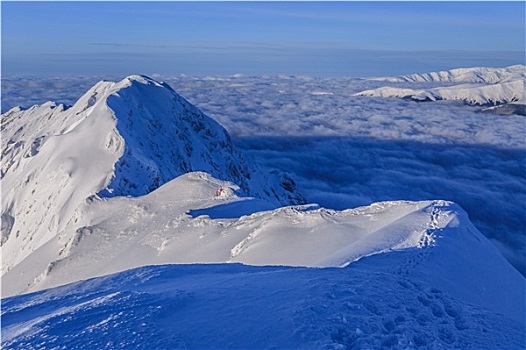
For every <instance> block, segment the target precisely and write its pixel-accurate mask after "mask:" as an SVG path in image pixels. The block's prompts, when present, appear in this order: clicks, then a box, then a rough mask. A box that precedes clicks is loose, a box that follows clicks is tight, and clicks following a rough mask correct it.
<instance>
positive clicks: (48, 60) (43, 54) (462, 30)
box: [1, 2, 525, 77]
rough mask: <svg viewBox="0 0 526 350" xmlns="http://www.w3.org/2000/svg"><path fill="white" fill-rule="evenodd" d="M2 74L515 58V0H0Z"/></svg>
mask: <svg viewBox="0 0 526 350" xmlns="http://www.w3.org/2000/svg"><path fill="white" fill-rule="evenodd" d="M1 6H2V73H3V74H4V75H13V74H22V75H108V74H112V75H126V74H132V73H141V74H154V73H159V74H165V75H173V74H191V75H223V74H226V75H230V74H235V73H243V74H250V75H262V74H271V75H274V74H294V75H311V76H356V77H360V76H372V75H397V74H405V73H413V72H425V71H433V70H443V69H451V68H458V67H467V66H507V65H512V64H519V63H524V59H525V58H524V51H525V48H524V46H525V44H524V42H525V34H524V33H525V20H524V15H525V3H524V2H2V5H1Z"/></svg>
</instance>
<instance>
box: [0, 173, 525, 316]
mask: <svg viewBox="0 0 526 350" xmlns="http://www.w3.org/2000/svg"><path fill="white" fill-rule="evenodd" d="M220 186H222V188H223V189H224V191H223V192H222V194H221V195H220V196H216V190H217V188H218V187H220ZM237 189H238V187H237V186H236V185H234V184H232V183H227V182H225V181H221V180H218V179H214V178H212V177H210V176H209V175H207V174H206V173H189V174H186V175H183V176H181V177H178V178H176V179H175V180H172V181H170V182H169V183H167V184H165V185H163V186H162V187H160V188H158V189H157V190H155V191H153V192H151V193H150V194H148V195H146V196H143V197H137V198H133V197H114V198H109V199H100V200H95V201H93V202H91V203H89V204H87V205H86V206H84V207H83V209H82V211H81V212H79V217H80V219H79V221H78V223H77V224H76V225H75V226H71V227H70V228H68V229H67V230H64V231H63V232H62V233H61V235H60V236H59V237H58V239H56V240H52V241H49V242H48V243H46V244H45V245H43V246H42V247H40V248H39V249H37V250H35V251H34V252H33V253H32V254H31V255H30V256H29V257H28V258H26V259H25V260H24V261H22V262H20V263H18V264H17V265H16V266H14V267H13V268H12V269H10V270H9V271H8V272H7V273H6V274H4V275H3V276H2V282H3V283H2V291H3V295H4V296H8V295H13V294H19V293H22V292H23V293H26V292H29V291H34V290H40V289H43V288H49V287H53V286H58V285H62V284H65V283H69V282H74V281H78V280H82V279H88V278H91V277H95V276H101V275H105V274H110V273H115V272H119V271H124V270H128V269H131V268H135V267H140V266H145V265H152V264H155V265H157V264H166V263H185V264H186V263H222V262H228V263H231V262H241V263H244V264H249V265H288V266H313V267H330V266H334V267H338V266H339V267H343V266H348V265H349V264H351V265H352V264H353V263H356V261H359V260H361V259H363V258H365V257H369V256H373V255H384V254H390V253H391V252H394V251H397V252H398V251H400V252H403V251H408V252H411V253H410V257H409V258H408V259H409V260H410V261H411V262H409V261H408V262H407V264H409V265H411V266H412V265H415V266H414V267H415V268H416V267H418V268H416V270H414V271H420V272H421V273H422V275H423V276H427V277H425V278H429V279H432V280H435V281H436V283H438V284H437V285H440V286H441V288H445V289H446V290H451V291H452V292H453V291H454V292H455V293H457V294H458V296H459V297H462V298H467V297H468V296H469V295H470V296H469V298H470V300H473V301H476V302H477V304H478V305H484V307H488V308H493V309H494V311H497V312H507V313H514V312H515V313H521V312H522V311H520V310H521V309H517V303H522V301H521V300H522V299H523V297H524V296H523V295H522V294H521V293H523V291H522V289H523V287H524V286H523V282H524V278H523V277H522V276H521V275H520V274H519V273H518V272H517V271H516V270H515V269H513V267H511V265H509V263H507V262H506V261H505V259H504V258H503V257H502V256H501V255H500V253H499V252H498V251H497V249H496V248H495V247H494V246H493V245H492V244H491V243H490V242H489V241H487V240H486V239H485V238H484V237H483V236H482V235H481V234H480V232H478V231H477V229H476V228H475V227H473V226H472V224H471V223H470V222H469V219H468V217H467V215H466V213H465V212H464V211H463V210H462V209H461V208H460V207H458V206H457V205H455V204H453V203H450V202H444V201H433V202H431V201H428V202H402V201H399V202H382V203H375V204H373V205H371V206H368V207H360V208H356V209H347V210H343V211H335V210H330V209H324V208H319V207H317V206H312V205H305V206H296V207H283V208H275V207H274V208H272V207H271V206H270V204H269V203H266V204H265V203H264V202H262V201H261V200H258V199H251V198H246V197H238V196H237V195H236V194H235V193H236V190H237ZM218 207H221V208H222V209H221V210H218V209H216V208H218ZM261 210H264V211H261ZM250 213H251V214H250ZM247 214H250V215H247ZM212 217H214V218H212ZM408 254H409V253H408ZM403 256H404V259H402V260H403V261H406V260H407V259H406V258H405V255H403ZM402 260H401V261H400V264H402V265H403V266H405V265H404V264H406V263H405V262H403V261H402ZM37 262H38V263H37ZM401 268H402V267H401ZM411 269H412V268H411ZM453 270H454V271H455V272H454V273H453V274H452V271H453ZM420 272H419V273H420ZM451 281H453V282H451ZM464 281H470V282H469V288H473V289H472V290H471V292H470V289H469V288H468V290H467V291H466V290H465V289H463V288H464V287H465V285H464ZM488 281H493V282H488ZM451 283H453V285H452V284H451ZM455 285H456V286H455ZM503 286H507V287H506V292H503V291H502V288H503ZM479 288H484V290H485V292H484V293H478V292H475V290H479ZM501 293H510V295H509V296H507V297H506V298H500V297H499V298H497V297H498V296H499V295H500V294H501ZM496 298H497V299H498V300H499V302H498V303H496V302H495V300H496ZM512 310H515V311H512ZM517 310H519V311H517Z"/></svg>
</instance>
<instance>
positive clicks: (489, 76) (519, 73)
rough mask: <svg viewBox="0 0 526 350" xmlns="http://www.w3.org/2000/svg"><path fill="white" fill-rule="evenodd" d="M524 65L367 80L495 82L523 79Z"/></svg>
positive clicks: (525, 70)
mask: <svg viewBox="0 0 526 350" xmlns="http://www.w3.org/2000/svg"><path fill="white" fill-rule="evenodd" d="M525 77H526V66H524V65H520V64H518V65H514V66H510V67H506V68H488V67H475V68H458V69H452V70H448V71H440V72H431V73H423V74H409V75H402V76H400V77H378V78H371V79H369V80H376V81H387V82H390V83H402V82H421V83H430V82H434V83H439V82H447V83H478V84H496V83H500V82H504V81H509V80H516V79H521V78H522V79H525Z"/></svg>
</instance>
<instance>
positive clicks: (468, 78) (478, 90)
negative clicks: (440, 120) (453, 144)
mask: <svg viewBox="0 0 526 350" xmlns="http://www.w3.org/2000/svg"><path fill="white" fill-rule="evenodd" d="M371 80H378V81H387V82H390V83H401V82H405V83H422V82H425V83H454V85H451V86H442V87H429V88H421V87H420V88H416V89H413V88H411V87H392V86H384V87H380V88H377V89H372V90H365V91H362V92H359V93H357V94H355V96H369V97H400V98H411V99H413V100H417V101H437V100H460V101H465V102H466V103H468V104H473V105H498V104H505V103H515V104H517V103H518V104H524V103H526V100H525V87H524V85H525V81H526V67H525V66H521V65H517V66H511V67H508V68H501V69H497V68H470V69H456V70H451V71H447V72H434V73H427V74H413V75H407V76H402V77H398V78H373V79H371Z"/></svg>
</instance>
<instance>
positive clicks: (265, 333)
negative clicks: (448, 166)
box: [2, 253, 525, 350]
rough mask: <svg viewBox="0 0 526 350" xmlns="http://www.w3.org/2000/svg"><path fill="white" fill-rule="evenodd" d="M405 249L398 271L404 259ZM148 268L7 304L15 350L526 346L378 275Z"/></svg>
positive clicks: (479, 310)
mask: <svg viewBox="0 0 526 350" xmlns="http://www.w3.org/2000/svg"><path fill="white" fill-rule="evenodd" d="M396 254H397V253H389V254H385V257H386V258H388V257H389V256H392V257H393V258H394V259H391V260H390V262H391V263H395V265H394V266H393V267H397V266H398V265H396V264H397V263H398V262H400V260H399V259H398V258H397V257H396ZM374 258H375V257H372V258H369V259H365V260H363V261H361V262H360V263H359V264H351V265H350V266H349V267H347V268H344V269H338V268H323V269H312V268H292V267H268V266H266V267H253V266H243V265H239V264H223V265H165V266H157V267H142V268H138V269H135V270H129V271H126V272H122V273H119V274H116V275H111V276H107V277H100V278H96V279H92V280H88V281H83V282H79V283H75V284H72V285H68V286H63V287H59V288H56V289H50V290H47V291H43V292H38V293H36V294H28V295H22V296H18V297H14V298H8V299H3V305H2V306H3V307H2V347H3V348H6V349H7V348H9V349H27V348H44V347H45V348H50V349H55V348H67V349H73V348H74V349H101V348H112V349H241V348H243V349H264V348H265V349H268V348H278V349H384V348H385V349H387V348H389V349H421V350H424V349H477V350H484V349H487V350H490V349H491V350H493V349H510V350H511V349H521V348H523V346H524V336H525V335H524V324H523V323H521V322H520V321H518V320H513V319H511V318H509V317H506V316H505V315H502V314H500V313H497V312H493V311H491V310H489V309H487V308H484V307H480V306H478V305H476V304H469V303H466V302H464V301H462V300H459V299H457V298H455V297H453V296H452V295H451V294H450V293H449V292H447V291H445V290H443V289H440V288H438V287H436V286H435V285H434V283H433V282H431V283H428V282H427V281H425V280H422V279H420V278H418V277H415V276H412V275H408V274H405V273H404V274H394V273H391V272H390V271H385V270H379V269H378V268H377V267H376V262H375V260H374Z"/></svg>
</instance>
